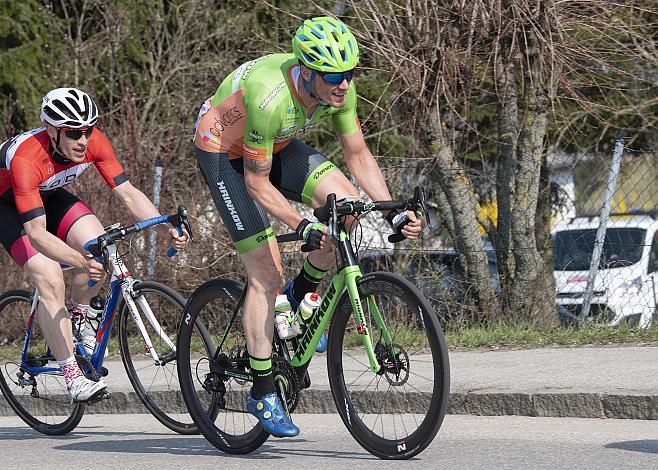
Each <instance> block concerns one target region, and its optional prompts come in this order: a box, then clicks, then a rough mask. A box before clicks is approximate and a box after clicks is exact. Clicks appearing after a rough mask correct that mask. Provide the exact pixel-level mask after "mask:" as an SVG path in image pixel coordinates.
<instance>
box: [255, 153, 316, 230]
mask: <svg viewBox="0 0 658 470" xmlns="http://www.w3.org/2000/svg"><path fill="white" fill-rule="evenodd" d="M243 160H244V182H245V185H246V186H247V191H249V195H250V196H251V197H253V198H254V199H255V200H256V202H258V203H259V204H260V205H261V206H263V208H264V209H265V211H266V212H267V213H268V214H271V215H272V216H274V217H276V218H277V219H278V220H280V221H281V222H283V223H284V224H286V225H287V226H288V227H290V228H292V229H293V230H295V229H296V228H297V226H298V225H299V223H300V222H301V221H302V219H303V217H302V215H301V214H300V213H299V212H297V211H296V210H295V208H294V207H292V205H290V203H289V202H288V200H287V199H286V198H285V197H284V196H283V194H281V192H279V190H278V189H276V188H275V187H274V186H273V185H272V183H271V182H270V178H269V176H270V170H271V169H272V160H271V159H268V160H254V159H252V158H248V157H244V158H243Z"/></svg>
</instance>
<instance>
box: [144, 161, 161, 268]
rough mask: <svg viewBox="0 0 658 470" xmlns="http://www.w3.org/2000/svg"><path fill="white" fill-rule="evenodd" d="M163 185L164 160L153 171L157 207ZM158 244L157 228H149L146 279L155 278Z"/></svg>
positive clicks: (154, 198)
mask: <svg viewBox="0 0 658 470" xmlns="http://www.w3.org/2000/svg"><path fill="white" fill-rule="evenodd" d="M161 185H162V160H157V161H156V162H155V172H154V173H153V205H154V206H155V207H156V208H159V207H160V187H161ZM156 245H157V237H156V233H155V230H149V252H148V258H147V261H146V279H149V280H152V279H153V272H154V271H155V249H156Z"/></svg>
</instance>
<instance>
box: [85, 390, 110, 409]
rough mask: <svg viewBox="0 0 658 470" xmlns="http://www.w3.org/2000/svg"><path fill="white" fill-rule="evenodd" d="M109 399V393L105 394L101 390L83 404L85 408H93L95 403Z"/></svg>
mask: <svg viewBox="0 0 658 470" xmlns="http://www.w3.org/2000/svg"><path fill="white" fill-rule="evenodd" d="M109 398H110V394H109V392H107V391H105V390H101V391H100V392H98V393H97V394H96V395H94V396H93V397H91V398H90V399H89V400H87V401H86V402H85V403H86V404H87V406H93V405H95V404H96V403H98V402H99V401H101V400H108V399H109Z"/></svg>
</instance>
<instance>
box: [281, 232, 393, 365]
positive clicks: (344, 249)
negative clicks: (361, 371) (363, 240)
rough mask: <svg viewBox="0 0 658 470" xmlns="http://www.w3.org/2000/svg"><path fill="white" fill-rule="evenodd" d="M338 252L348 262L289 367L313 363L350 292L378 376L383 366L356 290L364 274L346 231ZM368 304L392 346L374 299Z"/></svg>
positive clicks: (323, 301)
mask: <svg viewBox="0 0 658 470" xmlns="http://www.w3.org/2000/svg"><path fill="white" fill-rule="evenodd" d="M341 228H342V227H341ZM339 249H340V251H341V255H342V256H341V258H342V259H343V260H345V261H346V264H347V265H346V266H343V267H342V268H341V269H340V270H339V271H338V273H336V275H335V276H334V278H333V279H332V280H331V285H330V286H329V288H328V289H327V291H326V292H325V294H324V299H323V300H322V303H321V304H320V307H318V309H317V310H316V311H315V312H314V314H313V316H312V317H311V318H310V319H309V320H308V321H307V323H306V329H305V331H304V334H303V335H302V336H301V337H300V338H299V339H298V340H297V345H296V346H295V350H294V356H293V357H292V359H291V360H290V365H291V366H293V367H294V368H301V367H303V366H304V365H305V364H307V363H308V362H309V361H310V360H311V358H312V357H313V354H314V353H315V347H316V346H317V344H318V342H319V341H320V338H321V337H322V333H323V332H324V330H325V328H326V327H327V325H328V324H329V321H330V320H331V317H332V315H333V314H334V311H335V309H336V306H337V304H338V301H339V300H340V299H341V297H342V296H343V293H344V291H345V290H347V294H348V296H349V298H350V302H351V304H352V309H353V311H354V322H355V324H356V327H357V331H358V333H359V334H361V335H362V336H363V346H364V348H365V350H366V353H367V355H368V360H369V361H370V368H371V369H372V371H373V372H375V373H377V372H379V370H380V369H381V366H380V365H379V362H378V361H377V357H376V356H375V349H374V347H373V345H372V340H371V337H370V332H369V330H368V326H367V325H366V321H365V317H364V314H363V306H362V301H361V296H360V295H359V290H358V287H357V280H358V279H359V278H360V277H361V276H363V274H362V273H361V268H359V266H358V264H356V259H355V256H354V253H353V250H352V246H351V244H350V243H349V238H348V235H347V233H345V232H344V231H343V230H341V231H340V232H339ZM367 301H368V308H369V311H370V312H371V313H372V315H373V317H374V320H375V322H376V324H377V326H378V327H379V329H380V331H382V332H383V338H384V341H386V343H387V344H391V343H392V338H391V335H390V333H389V331H388V328H387V327H386V325H385V323H384V318H383V317H382V315H381V312H380V311H379V309H378V308H377V305H376V304H375V301H374V299H373V298H372V297H368V299H367Z"/></svg>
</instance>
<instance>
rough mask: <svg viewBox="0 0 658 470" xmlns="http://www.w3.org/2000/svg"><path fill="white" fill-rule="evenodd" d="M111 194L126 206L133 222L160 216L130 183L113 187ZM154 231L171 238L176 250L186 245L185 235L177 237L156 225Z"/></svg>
mask: <svg viewBox="0 0 658 470" xmlns="http://www.w3.org/2000/svg"><path fill="white" fill-rule="evenodd" d="M112 192H113V193H114V195H115V196H116V197H117V198H119V200H120V201H121V202H122V203H123V204H124V205H125V206H126V209H128V212H130V214H131V215H132V216H133V218H134V219H135V220H144V219H150V218H152V217H158V216H160V211H158V209H157V208H156V207H155V206H154V205H153V203H152V202H151V200H150V199H149V198H148V197H146V195H145V194H144V193H143V192H141V191H140V190H139V189H137V188H136V187H134V186H133V185H132V184H131V183H130V181H126V182H124V183H122V184H120V185H119V186H117V187H115V188H114V189H113V190H112ZM155 229H156V230H157V231H158V232H159V233H160V235H162V236H163V237H165V239H167V240H168V239H169V238H172V242H173V246H174V248H176V249H177V250H182V249H184V248H185V246H186V245H187V239H188V237H187V235H186V234H183V236H181V237H179V236H178V233H177V232H176V230H175V229H173V228H171V227H168V226H166V225H164V224H162V225H157V226H156V227H155Z"/></svg>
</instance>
